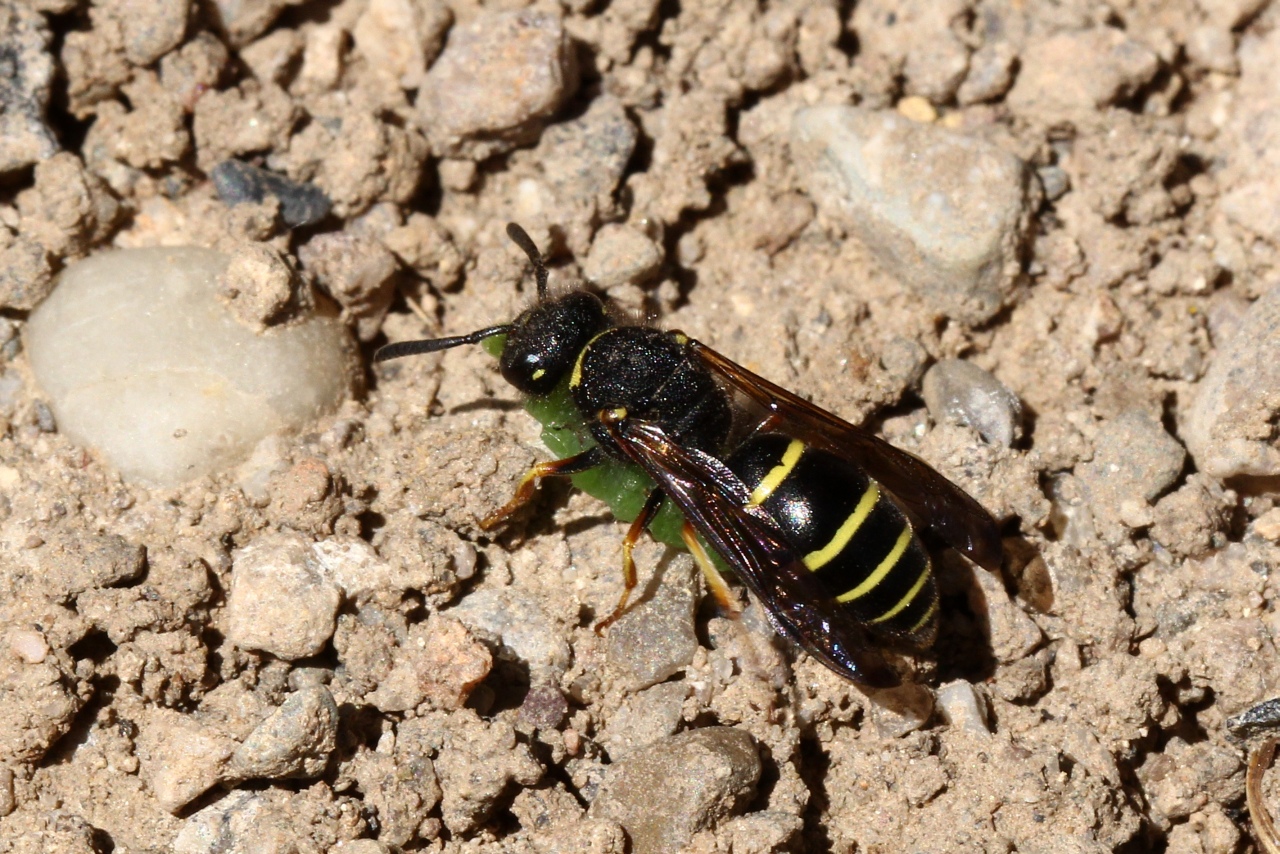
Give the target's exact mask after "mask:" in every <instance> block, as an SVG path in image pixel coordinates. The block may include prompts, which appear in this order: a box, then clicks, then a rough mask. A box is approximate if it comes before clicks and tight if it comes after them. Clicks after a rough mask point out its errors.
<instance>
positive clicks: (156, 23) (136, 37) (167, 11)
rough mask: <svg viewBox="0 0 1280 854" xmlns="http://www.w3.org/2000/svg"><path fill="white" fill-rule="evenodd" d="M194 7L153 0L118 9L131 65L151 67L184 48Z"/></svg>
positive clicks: (186, 0) (178, 0)
mask: <svg viewBox="0 0 1280 854" xmlns="http://www.w3.org/2000/svg"><path fill="white" fill-rule="evenodd" d="M191 6H192V2H191V0H150V2H141V3H138V2H134V3H130V4H128V5H123V4H122V5H121V6H119V7H117V8H118V9H119V10H120V11H119V12H117V20H118V21H119V22H120V25H121V27H120V28H121V30H122V31H123V32H122V33H121V35H123V36H124V55H125V57H126V58H127V59H128V60H129V62H130V63H131V64H133V65H136V66H138V67H139V68H142V67H145V66H148V65H150V64H151V63H153V62H155V61H156V60H157V59H159V58H160V57H162V56H164V55H165V54H166V53H168V52H169V51H171V50H173V49H174V48H175V47H177V46H178V45H180V44H182V37H183V36H184V35H186V32H187V18H188V17H189V16H190V15H191ZM125 10H128V11H125Z"/></svg>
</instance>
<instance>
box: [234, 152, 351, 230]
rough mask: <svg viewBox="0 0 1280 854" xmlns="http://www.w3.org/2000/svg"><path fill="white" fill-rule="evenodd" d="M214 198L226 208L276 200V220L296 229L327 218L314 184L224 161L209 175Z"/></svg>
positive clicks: (325, 201)
mask: <svg viewBox="0 0 1280 854" xmlns="http://www.w3.org/2000/svg"><path fill="white" fill-rule="evenodd" d="M209 177H210V178H211V179H212V180H213V186H214V189H216V190H217V191H218V198H220V199H222V201H224V202H226V203H227V204H229V205H238V204H241V203H243V202H261V201H263V200H264V199H265V198H266V197H267V196H273V197H275V198H276V199H279V200H280V217H281V218H282V219H283V220H284V222H285V225H287V226H289V227H290V228H297V227H298V226H302V225H310V224H311V223H313V222H319V221H320V220H322V219H324V218H325V217H326V216H327V215H328V214H329V206H330V204H331V203H330V201H329V197H328V196H326V195H325V194H324V191H323V190H321V189H320V188H319V187H317V186H315V185H314V184H300V183H298V182H297V181H290V180H289V179H288V178H286V177H284V176H283V175H277V174H276V173H275V172H271V171H268V170H266V169H261V168H259V167H257V166H253V165H252V164H249V163H244V162H241V161H239V160H224V161H222V162H221V163H219V164H218V165H217V166H215V167H213V171H212V172H211V173H209Z"/></svg>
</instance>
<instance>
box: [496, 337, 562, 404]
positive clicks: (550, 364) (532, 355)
mask: <svg viewBox="0 0 1280 854" xmlns="http://www.w3.org/2000/svg"><path fill="white" fill-rule="evenodd" d="M522 343H523V342H510V341H509V342H508V343H507V349H506V350H505V351H504V352H503V354H502V376H503V378H504V379H506V381H507V382H509V383H511V384H512V385H513V386H515V387H516V388H517V389H519V390H520V391H522V392H524V393H525V394H547V393H548V392H550V391H551V390H552V389H554V388H555V387H556V384H557V383H558V382H560V377H561V376H562V375H563V373H564V367H563V365H562V364H561V362H563V361H564V354H563V353H560V352H558V349H559V348H557V347H555V346H554V343H556V342H548V341H543V342H541V343H542V346H541V347H539V348H536V349H530V348H525V347H522V346H520V345H521V344H522ZM513 344H514V346H513ZM549 344H550V345H552V346H548V345H549Z"/></svg>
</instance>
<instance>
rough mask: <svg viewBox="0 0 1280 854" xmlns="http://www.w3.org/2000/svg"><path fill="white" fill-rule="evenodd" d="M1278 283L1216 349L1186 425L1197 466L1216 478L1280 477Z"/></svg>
mask: <svg viewBox="0 0 1280 854" xmlns="http://www.w3.org/2000/svg"><path fill="white" fill-rule="evenodd" d="M1277 418H1280V284H1276V285H1272V286H1271V288H1270V289H1269V290H1268V291H1267V292H1266V293H1264V294H1263V295H1262V296H1260V297H1258V299H1257V300H1255V301H1254V303H1253V305H1252V306H1250V307H1249V309H1248V311H1247V312H1246V313H1245V315H1244V318H1243V319H1242V320H1241V322H1240V325H1239V327H1238V328H1237V329H1236V330H1235V332H1234V333H1233V334H1232V335H1231V336H1230V338H1229V339H1228V340H1227V341H1226V342H1225V343H1224V344H1223V345H1221V346H1220V347H1219V348H1218V352H1217V354H1216V355H1215V356H1214V358H1213V361H1212V362H1211V363H1210V365H1209V370H1208V371H1206V372H1205V375H1204V378H1203V379H1202V380H1200V387H1199V389H1198V390H1197V392H1196V397H1195V401H1194V402H1193V403H1192V405H1191V410H1190V412H1188V413H1187V416H1186V421H1185V423H1184V424H1183V425H1182V435H1183V437H1184V438H1185V439H1186V441H1187V448H1188V449H1189V450H1190V451H1191V456H1192V457H1194V458H1195V461H1196V466H1197V467H1198V468H1200V470H1201V471H1204V472H1206V473H1208V474H1210V475H1213V476H1214V477H1219V478H1227V477H1235V476H1237V475H1250V476H1254V477H1275V476H1276V475H1280V443H1277V441H1276V437H1275V424H1276V420H1277Z"/></svg>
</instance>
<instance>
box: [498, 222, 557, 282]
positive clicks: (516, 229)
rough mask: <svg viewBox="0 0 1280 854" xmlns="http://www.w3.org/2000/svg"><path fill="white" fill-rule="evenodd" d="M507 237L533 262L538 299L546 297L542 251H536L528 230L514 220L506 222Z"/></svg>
mask: <svg viewBox="0 0 1280 854" xmlns="http://www.w3.org/2000/svg"><path fill="white" fill-rule="evenodd" d="M507 237H510V238H511V241H512V242H513V243H515V245H516V246H519V247H520V248H521V249H523V250H524V254H526V255H528V256H529V261H530V262H531V263H532V264H533V275H534V277H535V278H536V279H537V281H538V299H540V300H541V299H546V298H547V265H546V264H544V263H542V253H541V252H539V251H538V247H537V246H534V245H533V238H531V237H530V236H529V232H527V231H525V230H524V229H523V228H521V227H520V226H518V225H516V224H515V223H514V222H509V223H507Z"/></svg>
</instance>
